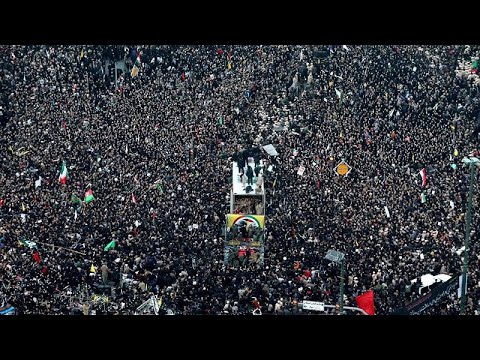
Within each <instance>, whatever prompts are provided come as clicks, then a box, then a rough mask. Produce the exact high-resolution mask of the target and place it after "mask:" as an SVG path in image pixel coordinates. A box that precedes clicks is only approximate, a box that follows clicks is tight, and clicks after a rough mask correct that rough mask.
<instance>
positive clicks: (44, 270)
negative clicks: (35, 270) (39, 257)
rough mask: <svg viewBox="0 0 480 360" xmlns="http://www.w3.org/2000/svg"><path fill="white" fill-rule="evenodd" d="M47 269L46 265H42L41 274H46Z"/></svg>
mask: <svg viewBox="0 0 480 360" xmlns="http://www.w3.org/2000/svg"><path fill="white" fill-rule="evenodd" d="M47 271H48V270H47V267H46V266H44V267H43V268H42V274H43V275H47Z"/></svg>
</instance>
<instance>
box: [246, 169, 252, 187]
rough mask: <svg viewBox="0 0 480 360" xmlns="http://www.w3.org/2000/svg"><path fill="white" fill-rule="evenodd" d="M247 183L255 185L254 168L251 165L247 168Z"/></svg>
mask: <svg viewBox="0 0 480 360" xmlns="http://www.w3.org/2000/svg"><path fill="white" fill-rule="evenodd" d="M247 184H248V185H253V169H252V167H251V166H250V165H249V166H248V169H247Z"/></svg>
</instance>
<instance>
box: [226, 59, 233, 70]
mask: <svg viewBox="0 0 480 360" xmlns="http://www.w3.org/2000/svg"><path fill="white" fill-rule="evenodd" d="M231 68H232V63H231V62H230V61H229V62H228V64H227V69H228V70H230V69H231Z"/></svg>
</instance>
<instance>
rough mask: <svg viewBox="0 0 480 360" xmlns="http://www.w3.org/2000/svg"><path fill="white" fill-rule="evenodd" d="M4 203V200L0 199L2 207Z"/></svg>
mask: <svg viewBox="0 0 480 360" xmlns="http://www.w3.org/2000/svg"><path fill="white" fill-rule="evenodd" d="M4 204H5V200H3V199H0V207H2V206H3V205H4Z"/></svg>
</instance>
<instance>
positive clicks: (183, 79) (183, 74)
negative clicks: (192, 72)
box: [182, 72, 185, 81]
mask: <svg viewBox="0 0 480 360" xmlns="http://www.w3.org/2000/svg"><path fill="white" fill-rule="evenodd" d="M182 81H185V72H182Z"/></svg>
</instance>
